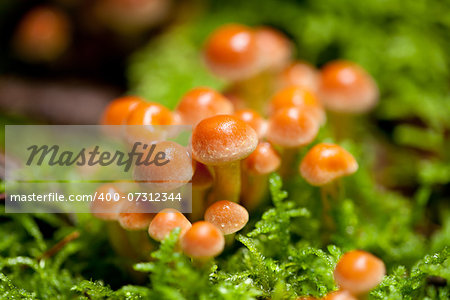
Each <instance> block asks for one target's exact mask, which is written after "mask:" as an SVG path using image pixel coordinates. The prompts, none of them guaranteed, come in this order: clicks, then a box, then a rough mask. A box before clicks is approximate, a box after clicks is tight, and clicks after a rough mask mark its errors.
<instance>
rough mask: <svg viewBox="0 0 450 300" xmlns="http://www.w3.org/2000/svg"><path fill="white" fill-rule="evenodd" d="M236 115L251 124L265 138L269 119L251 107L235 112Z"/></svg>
mask: <svg viewBox="0 0 450 300" xmlns="http://www.w3.org/2000/svg"><path fill="white" fill-rule="evenodd" d="M234 116H236V117H238V118H239V119H240V120H242V121H244V122H245V123H247V124H248V125H250V126H251V127H252V128H253V129H254V130H255V131H256V134H257V135H258V138H259V139H263V138H264V137H265V135H266V132H267V121H266V120H265V119H264V118H263V117H262V116H261V115H260V114H259V113H258V112H257V111H256V110H253V109H250V108H247V109H240V110H237V111H235V112H234Z"/></svg>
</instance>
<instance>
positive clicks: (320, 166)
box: [300, 143, 358, 186]
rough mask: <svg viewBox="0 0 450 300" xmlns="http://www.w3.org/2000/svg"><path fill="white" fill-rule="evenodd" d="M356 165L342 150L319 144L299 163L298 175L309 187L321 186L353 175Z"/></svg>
mask: <svg viewBox="0 0 450 300" xmlns="http://www.w3.org/2000/svg"><path fill="white" fill-rule="evenodd" d="M356 170H358V163H357V162H356V160H355V158H354V157H353V155H351V154H350V153H349V152H348V151H347V150H345V149H344V148H342V147H340V146H338V145H335V144H327V143H320V144H317V145H315V146H314V147H312V148H311V149H310V150H309V151H308V153H307V154H306V155H305V157H304V158H303V160H302V162H301V163H300V173H301V175H302V176H303V178H305V180H306V181H308V182H309V184H311V185H315V186H321V185H325V184H327V183H330V182H332V181H333V180H335V179H336V178H339V177H342V176H347V175H350V174H353V173H355V172H356Z"/></svg>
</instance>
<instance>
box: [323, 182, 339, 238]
mask: <svg viewBox="0 0 450 300" xmlns="http://www.w3.org/2000/svg"><path fill="white" fill-rule="evenodd" d="M340 182H341V181H340V179H336V180H334V181H332V182H330V183H328V184H326V185H323V186H321V187H320V196H321V200H322V219H323V222H324V228H323V232H324V235H325V237H326V239H325V240H328V239H329V235H330V233H331V232H333V231H335V230H336V224H335V221H334V219H333V217H332V211H333V207H336V203H337V202H338V201H339V200H340V199H341V184H340Z"/></svg>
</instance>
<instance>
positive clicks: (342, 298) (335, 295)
mask: <svg viewBox="0 0 450 300" xmlns="http://www.w3.org/2000/svg"><path fill="white" fill-rule="evenodd" d="M322 300H358V299H357V298H356V297H354V296H353V295H352V294H350V293H349V292H348V291H335V292H331V293H329V294H328V295H326V296H325V297H323V298H322Z"/></svg>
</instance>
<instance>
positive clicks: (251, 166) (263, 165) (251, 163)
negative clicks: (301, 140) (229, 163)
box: [242, 142, 281, 175]
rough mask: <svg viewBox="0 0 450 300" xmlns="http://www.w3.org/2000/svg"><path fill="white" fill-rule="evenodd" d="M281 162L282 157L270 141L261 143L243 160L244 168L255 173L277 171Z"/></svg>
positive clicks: (262, 173)
mask: <svg viewBox="0 0 450 300" xmlns="http://www.w3.org/2000/svg"><path fill="white" fill-rule="evenodd" d="M280 164H281V158H280V156H279V155H278V153H277V151H276V150H275V149H274V148H273V147H272V145H271V144H270V143H267V142H262V143H259V144H258V146H257V147H256V149H255V151H253V153H252V154H250V155H249V156H248V157H247V158H246V159H244V161H243V162H242V166H243V168H244V169H245V170H246V171H247V172H249V173H252V174H255V175H264V174H269V173H272V172H275V171H276V170H277V169H278V168H279V167H280Z"/></svg>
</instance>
